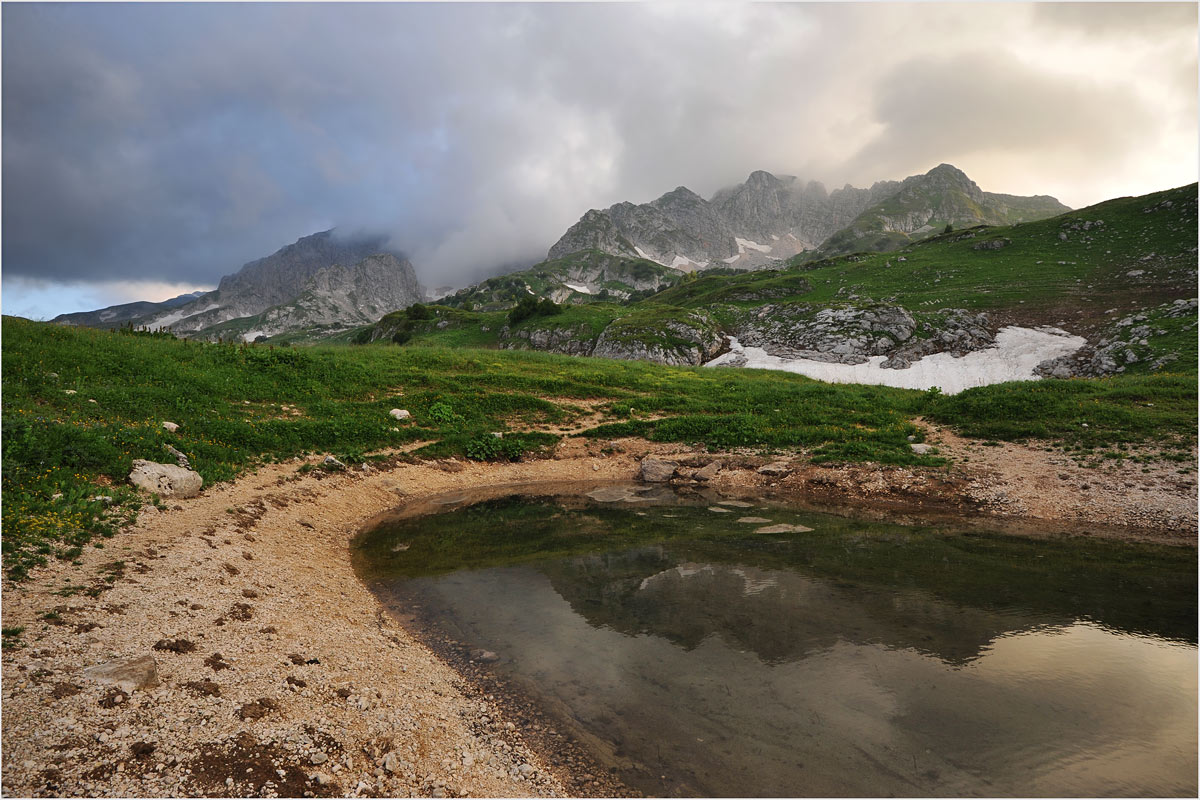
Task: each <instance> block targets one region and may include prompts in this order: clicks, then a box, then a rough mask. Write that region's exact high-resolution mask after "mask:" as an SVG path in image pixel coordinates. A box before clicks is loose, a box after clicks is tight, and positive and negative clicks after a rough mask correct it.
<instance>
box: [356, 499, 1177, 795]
mask: <svg viewBox="0 0 1200 800" xmlns="http://www.w3.org/2000/svg"><path fill="white" fill-rule="evenodd" d="M597 497H601V498H603V499H605V500H607V501H608V502H595V501H592V500H591V499H588V498H564V497H556V498H554V497H518V498H504V499H498V500H491V501H487V502H484V503H479V504H476V505H472V506H467V507H460V508H457V509H454V510H450V511H445V512H444V513H440V514H437V515H435V516H432V517H426V518H417V519H406V520H398V521H393V522H391V523H388V524H386V525H383V526H381V527H379V528H377V529H375V530H373V531H369V532H367V533H366V534H364V535H363V536H362V537H360V539H359V541H358V542H357V546H356V559H357V567H358V569H359V572H360V574H361V575H362V576H363V577H364V579H366V580H367V581H368V582H369V583H370V584H371V585H372V586H373V587H374V589H375V590H376V591H377V592H378V593H380V594H381V595H382V596H384V597H385V598H386V599H387V600H388V601H389V602H395V601H396V600H397V599H399V600H401V601H402V602H404V603H405V604H407V605H409V606H413V605H416V606H420V607H421V609H422V611H423V612H424V614H425V615H426V616H427V617H430V618H433V619H435V620H437V621H438V622H439V623H440V624H441V625H442V626H444V628H445V629H446V630H447V631H450V632H451V633H452V635H453V636H454V638H456V639H458V640H461V641H463V642H466V643H468V645H469V646H471V647H478V648H482V649H487V650H492V651H494V652H496V653H497V654H499V655H500V661H499V662H498V663H497V664H496V665H495V669H496V670H498V671H499V672H501V673H502V674H503V675H505V676H506V677H508V678H510V679H511V680H512V681H514V682H517V683H518V684H520V685H521V686H522V687H523V689H524V691H526V692H527V693H528V694H529V695H530V696H532V697H533V698H535V699H536V700H537V701H539V703H540V704H541V705H542V706H543V707H545V708H547V709H550V710H552V711H553V712H554V713H556V714H557V715H558V716H559V718H560V721H559V723H558V724H560V725H561V726H562V727H563V728H567V729H571V730H573V731H575V732H577V733H581V734H582V735H581V736H580V738H581V739H583V740H586V741H588V742H590V743H591V745H592V747H593V748H594V749H595V751H596V755H597V757H598V758H599V759H600V760H601V761H602V762H603V763H606V764H610V765H612V766H613V767H614V768H615V769H616V770H617V773H618V775H619V776H620V777H621V778H622V779H623V780H624V781H625V782H626V783H628V784H629V785H631V786H633V787H635V788H637V789H640V790H641V791H643V792H646V793H649V794H657V795H706V796H839V795H855V796H877V795H902V796H931V795H955V796H969V795H990V796H996V795H1027V796H1046V795H1055V796H1081V795H1082V796H1110V795H1117V796H1122V795H1123V796H1129V795H1188V796H1195V794H1196V791H1197V778H1196V775H1197V657H1196V656H1197V650H1196V566H1195V553H1194V551H1191V550H1180V549H1173V548H1163V547H1151V546H1146V545H1126V544H1119V543H1114V542H1110V541H1092V540H1089V539H1087V538H1084V537H1077V538H1072V539H1049V540H1031V539H1022V538H1017V537H1009V536H1003V535H991V534H989V535H981V534H978V533H970V534H967V533H961V532H958V531H955V530H952V529H947V528H929V527H926V528H913V527H901V526H898V525H885V524H880V523H874V522H859V521H854V520H851V519H847V518H843V517H838V516H834V515H828V514H818V513H813V512H803V511H797V510H792V509H784V508H778V507H768V506H765V505H761V504H758V505H756V507H753V508H739V507H729V506H720V505H717V504H716V503H715V502H714V499H715V498H707V499H704V498H693V499H690V500H689V499H685V498H679V497H676V496H675V495H672V494H670V493H667V492H663V491H661V490H656V491H652V492H650V493H645V492H644V491H643V490H641V489H637V490H636V491H635V490H633V489H632V488H631V490H630V491H627V492H621V491H619V490H618V491H613V490H612V489H609V490H606V491H604V492H600V493H598V494H597ZM622 498H624V499H622ZM454 499H455V500H457V501H460V504H461V501H462V500H463V498H454ZM697 502H699V504H698V505H697V504H695V503H697ZM720 508H725V509H727V513H721V512H720V511H715V510H713V509H720ZM746 517H751V518H759V519H767V520H770V521H771V522H772V523H787V524H794V525H800V526H803V527H808V528H812V529H813V530H812V531H810V532H803V533H788V534H770V533H756V532H755V531H756V530H758V529H761V528H763V527H766V526H767V523H765V522H738V520H739V519H743V518H746Z"/></svg>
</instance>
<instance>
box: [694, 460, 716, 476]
mask: <svg viewBox="0 0 1200 800" xmlns="http://www.w3.org/2000/svg"><path fill="white" fill-rule="evenodd" d="M720 471H721V462H720V461H710V462H709V463H708V464H706V465H704V466H703V467H701V468H700V469H698V470H696V474H695V475H694V476H693V477H695V479H696V480H698V481H711V480H712V479H713V478H715V477H717V473H718V472H720Z"/></svg>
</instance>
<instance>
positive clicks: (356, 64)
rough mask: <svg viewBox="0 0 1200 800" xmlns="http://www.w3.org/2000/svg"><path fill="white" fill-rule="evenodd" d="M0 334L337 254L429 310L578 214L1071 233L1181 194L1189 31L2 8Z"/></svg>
mask: <svg viewBox="0 0 1200 800" xmlns="http://www.w3.org/2000/svg"><path fill="white" fill-rule="evenodd" d="M2 16H3V18H2V22H3V55H2V65H0V66H2V81H3V88H2V91H3V97H2V104H3V131H2V145H3V198H2V199H3V220H2V222H3V287H2V288H3V295H2V297H0V302H2V303H3V311H4V313H6V314H17V315H21V316H30V317H34V318H47V317H52V316H54V315H56V314H58V313H63V312H68V311H80V310H89V309H94V308H98V307H101V306H104V305H109V304H113V303H119V302H130V301H133V300H163V299H166V298H167V297H170V296H173V295H175V294H180V293H182V292H186V291H190V290H192V289H195V288H209V287H212V286H214V285H215V284H216V282H217V280H218V279H219V278H220V276H222V275H224V274H228V273H232V272H235V271H236V270H237V269H238V268H240V267H241V265H242V264H243V263H245V262H247V261H250V260H253V259H255V258H259V257H262V256H265V255H268V254H270V253H272V252H274V251H275V250H277V249H278V248H279V247H281V246H283V245H285V244H288V243H290V242H293V241H295V240H296V239H297V238H299V237H301V236H304V235H307V234H310V233H314V232H316V231H318V230H323V229H326V228H329V227H333V226H339V227H340V228H342V229H344V230H355V229H363V230H371V231H386V232H389V233H390V234H391V235H392V237H393V244H394V245H395V246H396V247H398V248H400V249H402V250H404V251H405V252H407V253H408V254H409V255H410V256H411V258H412V260H413V263H414V264H415V266H416V268H417V272H418V275H419V277H420V278H421V280H422V282H424V283H425V284H427V285H429V286H437V285H441V284H456V285H464V284H466V283H468V282H471V281H474V280H478V279H480V278H482V277H484V276H485V275H487V274H491V273H494V272H495V271H496V268H497V267H499V266H501V265H517V264H527V263H531V262H533V261H536V260H539V259H540V258H543V257H544V255H545V252H546V249H547V248H548V247H549V246H550V245H551V244H553V243H554V241H555V240H556V239H557V238H558V236H559V235H561V234H562V233H563V232H564V231H565V230H566V229H567V228H568V227H569V226H570V225H571V224H573V223H574V222H575V221H576V220H577V219H578V218H579V217H580V216H581V215H582V214H583V212H585V211H586V210H587V209H589V208H604V207H607V206H609V205H611V204H612V203H615V202H619V201H621V200H632V201H634V202H646V201H648V200H651V199H653V198H655V197H657V196H659V195H660V194H662V193H664V192H667V191H669V190H671V189H673V188H674V187H676V186H679V185H686V186H688V187H689V188H691V189H693V190H695V191H696V192H698V193H700V194H701V195H704V196H706V197H708V196H711V194H712V193H713V192H714V191H716V190H717V189H719V188H721V187H723V186H727V185H730V184H733V183H737V182H740V181H742V180H745V178H746V176H747V175H748V174H749V173H750V172H752V171H754V170H756V169H765V170H768V171H770V172H775V173H777V174H790V175H797V176H800V177H802V178H805V179H815V180H821V181H823V182H825V183H826V185H827V186H828V187H829V188H831V189H832V188H835V187H838V186H841V185H842V184H844V183H852V184H854V185H856V186H869V185H870V184H871V183H873V182H874V181H877V180H886V179H900V178H904V177H906V176H908V175H912V174H916V173H921V172H926V171H928V170H929V169H930V168H932V167H934V166H936V165H937V164H939V163H941V162H949V163H951V164H954V165H955V166H957V167H959V168H960V169H962V170H963V171H964V172H966V173H967V175H969V176H970V177H971V178H972V179H973V180H975V182H976V183H978V184H979V185H980V187H981V188H983V189H984V190H985V191H992V192H1006V193H1011V194H1050V195H1054V196H1055V197H1057V198H1058V199H1060V200H1061V201H1063V202H1064V203H1066V204H1068V205H1070V206H1072V207H1080V206H1084V205H1090V204H1092V203H1096V202H1100V201H1103V200H1107V199H1110V198H1112V197H1118V196H1124V195H1135V194H1143V193H1146V192H1151V191H1156V190H1160V189H1167V188H1171V187H1174V186H1180V185H1183V184H1187V183H1190V182H1193V181H1195V180H1196V177H1197V170H1198V160H1197V139H1198V134H1197V77H1196V76H1197V45H1196V42H1197V7H1196V5H1195V4H1189V3H1172V4H1158V3H1099V4H1093V3H1062V4H1019V3H963V4H941V3H937V4H933V3H929V4H901V3H876V4H871V3H862V4H858V3H856V4H805V3H794V4H741V3H733V4H731V3H716V4H702V3H688V4H686V5H685V4H674V3H655V4H623V3H620V4H549V3H547V4H516V3H514V4H457V3H455V4H384V3H379V4H374V3H372V4H347V5H340V4H320V3H315V4H236V3H234V4H225V3H213V4H205V3H201V4H186V5H176V4H155V3H147V4H140V3H139V4H108V3H96V4H41V3H29V4H26V3H20V4H12V3H7V4H4V6H3V9H2Z"/></svg>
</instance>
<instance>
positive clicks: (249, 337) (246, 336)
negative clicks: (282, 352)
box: [242, 330, 267, 342]
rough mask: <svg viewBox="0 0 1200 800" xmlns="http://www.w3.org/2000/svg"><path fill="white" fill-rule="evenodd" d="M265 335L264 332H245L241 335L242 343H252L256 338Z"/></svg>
mask: <svg viewBox="0 0 1200 800" xmlns="http://www.w3.org/2000/svg"><path fill="white" fill-rule="evenodd" d="M266 334H267V332H266V331H257V330H256V331H246V332H245V333H243V334H242V341H243V342H253V341H254V340H255V339H257V338H258V337H260V336H264V335H266Z"/></svg>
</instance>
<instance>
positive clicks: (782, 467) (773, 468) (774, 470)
mask: <svg viewBox="0 0 1200 800" xmlns="http://www.w3.org/2000/svg"><path fill="white" fill-rule="evenodd" d="M758 474H759V475H772V476H775V477H779V478H782V477H784V476H785V475H790V474H792V468H791V466H789V465H788V463H787V462H786V461H776V462H774V463H771V464H767V465H766V466H765V467H759V468H758Z"/></svg>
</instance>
